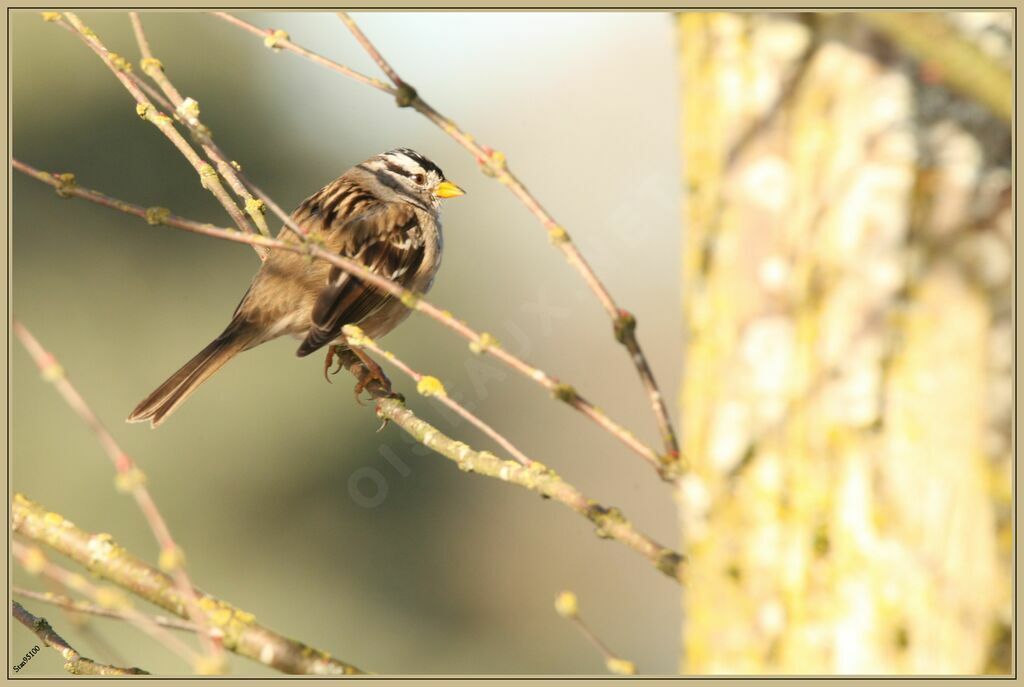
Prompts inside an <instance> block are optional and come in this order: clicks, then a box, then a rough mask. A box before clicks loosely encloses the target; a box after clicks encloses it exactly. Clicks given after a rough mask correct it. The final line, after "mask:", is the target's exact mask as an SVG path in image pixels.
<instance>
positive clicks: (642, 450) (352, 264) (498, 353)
mask: <svg viewBox="0 0 1024 687" xmlns="http://www.w3.org/2000/svg"><path fill="white" fill-rule="evenodd" d="M11 165H12V166H13V167H14V169H16V170H18V171H19V172H22V173H24V174H26V175H28V176H30V177H32V178H33V179H36V180H37V181H41V182H42V183H44V184H47V185H49V186H52V187H53V188H55V189H56V190H57V193H58V195H61V196H63V197H75V198H81V199H83V200H88V201H90V202H92V203H96V204H98V205H102V206H104V207H107V208H110V209H113V210H118V211H120V212H124V213H126V214H129V215H135V216H136V217H139V218H142V219H145V220H146V222H147V223H149V224H151V225H157V224H164V225H167V226H170V227H174V228H176V229H182V230H184V231H188V232H192V233H195V234H202V235H203V236H210V237H213V238H218V239H222V240H225V241H233V242H235V243H245V244H249V245H256V246H262V247H264V248H273V249H280V250H287V251H291V252H293V253H302V254H304V255H309V256H311V257H312V258H316V259H319V260H325V261H327V262H329V263H331V264H332V265H335V266H337V267H338V268H340V269H343V270H345V271H346V272H349V273H351V274H354V275H356V276H357V277H359V278H360V279H362V280H363V281H365V282H368V283H370V284H373V285H374V286H376V287H377V288H379V289H380V290H382V291H384V292H386V293H389V294H391V295H393V296H395V297H396V298H398V299H399V300H401V302H402V303H404V304H405V305H406V307H409V308H411V309H413V310H417V311H419V312H421V313H423V314H424V315H426V316H427V317H430V318H431V319H433V320H435V321H437V322H440V323H441V324H443V325H444V326H445V327H447V328H448V329H451V330H452V331H454V332H455V333H456V334H458V335H459V336H461V337H463V338H464V339H466V340H467V341H469V344H470V348H471V349H472V350H473V351H474V352H477V353H479V354H488V355H491V356H493V357H494V358H496V359H498V360H499V361H501V362H503V363H505V364H506V365H508V366H509V367H510V368H512V369H513V370H515V371H516V372H519V373H520V374H522V375H523V376H525V377H527V378H528V379H531V380H533V381H534V382H535V383H537V384H539V385H540V386H542V387H543V388H545V389H547V390H548V391H549V392H550V393H551V394H552V396H554V397H555V398H557V399H558V400H561V401H563V402H564V403H566V404H568V405H570V406H571V407H573V408H575V409H576V410H578V411H579V412H581V413H583V415H585V416H586V417H588V418H590V419H591V420H592V421H594V422H595V423H597V424H598V425H599V426H600V427H601V428H603V429H604V430H605V431H607V432H608V433H609V434H611V435H612V436H614V437H615V438H616V439H618V440H619V441H621V442H622V443H623V444H625V445H626V446H628V447H629V448H630V449H631V450H633V451H634V452H635V453H636V454H637V455H639V456H640V457H641V458H643V459H644V460H646V461H647V462H648V463H650V464H651V465H652V466H653V467H654V468H655V469H657V470H658V471H659V474H661V475H662V477H663V478H664V479H670V478H671V476H672V473H670V472H669V471H668V470H667V469H666V467H665V466H664V465H662V463H661V462H660V460H659V456H658V454H657V453H656V452H655V451H654V450H653V449H652V448H650V447H649V446H647V445H646V444H644V443H643V442H641V441H640V440H639V439H637V438H636V436H634V435H633V433H632V432H630V431H629V430H627V429H626V428H624V427H623V426H622V425H620V424H618V423H617V422H615V421H614V420H612V419H611V418H610V417H608V416H607V415H605V413H604V412H603V411H601V410H600V409H598V408H596V407H594V405H592V404H591V403H590V402H589V401H587V400H586V399H585V398H583V396H581V395H580V394H579V392H577V391H576V389H575V387H573V386H571V385H569V384H565V383H563V382H561V381H559V380H558V379H557V378H555V377H552V376H551V375H549V374H547V373H546V372H544V371H543V370H541V369H539V368H536V367H533V366H532V365H530V364H529V363H526V362H524V361H523V360H521V359H520V358H517V357H516V356H514V355H512V354H511V353H509V352H508V351H506V350H505V349H504V348H502V347H501V344H500V343H498V341H497V340H496V339H495V338H494V337H493V336H491V335H490V334H488V333H487V332H477V331H476V330H474V329H472V328H471V327H470V326H469V325H467V324H466V323H465V322H462V321H460V320H457V319H455V318H454V317H453V316H452V315H451V313H449V312H448V311H446V310H442V309H441V308H438V307H437V306H434V305H432V304H431V303H429V302H428V301H426V300H423V298H422V297H421V296H420V295H419V294H417V293H414V292H412V291H409V290H407V289H405V288H403V287H401V286H399V285H398V284H396V283H395V282H393V281H391V280H390V279H387V278H386V277H382V276H381V275H378V274H376V273H374V272H371V271H370V270H368V269H367V268H366V267H365V266H363V265H361V264H360V263H358V262H356V261H354V260H349V259H348V258H344V257H342V256H341V255H339V254H337V253H332V252H329V251H325V250H324V249H322V248H320V247H319V246H317V245H315V244H314V243H312V242H307V243H297V242H296V241H294V240H291V241H289V240H282V239H272V238H268V237H266V236H261V235H258V234H243V233H241V232H238V231H234V230H231V229H224V228H221V227H215V226H213V225H212V224H205V223H200V222H195V221H193V220H189V219H185V218H183V217H179V216H177V215H172V214H171V213H170V211H169V210H167V209H166V208H158V207H151V208H144V207H142V206H139V205H134V204H132V203H126V202H124V201H121V200H118V199H116V198H112V197H110V196H107V195H105V194H103V193H100V192H98V191H94V190H90V189H86V188H82V187H80V186H78V185H77V183H76V182H75V178H74V175H73V174H59V175H56V174H51V173H49V172H44V171H42V170H39V169H36V168H35V167H32V166H31V165H27V164H25V163H23V162H20V161H19V160H13V161H12V162H11Z"/></svg>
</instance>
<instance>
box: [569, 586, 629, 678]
mask: <svg viewBox="0 0 1024 687" xmlns="http://www.w3.org/2000/svg"><path fill="white" fill-rule="evenodd" d="M555 612H556V613H558V615H560V616H562V617H563V618H565V619H566V620H568V621H569V622H571V623H572V624H573V625H575V626H576V629H578V630H579V631H580V633H581V634H582V635H583V636H584V637H586V638H587V641H589V642H590V643H591V644H593V645H594V646H595V647H597V650H598V651H600V652H601V655H602V656H604V665H605V667H606V668H608V672H611V673H615V674H617V675H636V665H635V664H634V663H633V662H632V661H627V660H626V659H624V658H619V657H618V656H617V655H616V654H615V652H613V651H612V650H611V649H609V648H608V645H607V644H605V643H604V642H603V641H602V640H601V638H600V637H598V636H597V634H596V633H595V632H594V631H593V630H591V629H590V626H589V625H587V624H586V623H585V622H583V618H581V617H580V609H579V602H578V601H577V600H576V595H575V594H573V593H572V592H562V593H561V594H559V595H558V596H556V597H555Z"/></svg>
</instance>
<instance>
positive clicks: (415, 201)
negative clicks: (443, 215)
mask: <svg viewBox="0 0 1024 687" xmlns="http://www.w3.org/2000/svg"><path fill="white" fill-rule="evenodd" d="M464 193H465V192H464V191H463V190H462V189H461V188H459V187H458V186H456V185H455V184H453V183H452V182H450V181H448V180H446V179H445V177H444V172H442V171H441V168H440V167H438V166H437V165H436V164H434V163H433V162H431V161H430V160H429V159H427V158H426V157H424V156H423V155H420V154H419V153H417V152H416V151H414V150H410V149H409V148H396V149H394V150H389V151H387V152H386V153H381V154H380V155H377V156H376V157H371V158H370V159H368V160H366V161H365V162H362V163H360V164H358V165H356V166H355V167H353V168H351V169H349V170H348V171H347V172H345V173H344V174H342V175H341V176H340V177H338V178H337V179H335V180H334V181H332V182H331V183H329V184H327V185H326V186H324V187H323V188H322V189H320V190H319V191H317V192H316V193H314V194H313V195H311V196H310V197H309V198H307V199H306V200H304V201H303V202H302V204H301V205H299V207H298V208H297V209H296V210H295V211H294V212H293V213H292V219H293V220H294V221H295V222H296V224H298V225H299V226H300V227H301V228H302V229H304V230H305V231H306V232H307V233H309V234H312V233H314V232H315V235H317V236H319V237H320V240H322V242H323V243H322V245H323V247H324V249H326V250H329V251H336V252H337V253H339V254H340V255H342V256H344V257H346V258H350V259H352V260H356V261H358V262H360V263H362V264H363V265H365V266H366V267H367V268H368V269H369V270H371V271H372V272H375V273H376V274H379V275H381V276H383V277H387V278H388V279H391V280H393V281H396V282H398V283H399V284H401V285H402V286H403V287H405V288H406V289H409V290H411V291H414V292H417V293H426V292H427V291H428V290H429V289H430V287H431V285H432V284H433V282H434V276H435V275H436V274H437V270H438V267H439V266H440V264H441V253H442V250H443V245H444V244H443V240H442V236H441V222H440V217H439V213H440V205H441V199H443V198H454V197H457V196H461V195H463V194H464ZM278 238H280V239H282V240H285V241H290V242H297V241H299V240H300V239H299V238H298V237H297V236H295V235H294V233H293V232H290V231H287V230H286V229H282V230H281V232H280V235H279V236H278ZM409 312H410V310H409V308H408V307H406V306H405V305H404V304H403V303H402V302H401V300H399V299H397V298H395V297H394V296H391V295H390V294H388V293H386V292H384V291H381V290H379V289H377V288H375V287H373V286H372V285H370V284H366V283H364V282H363V281H361V280H360V279H359V278H358V277H355V276H352V275H350V274H348V273H347V272H345V271H344V270H342V269H340V268H338V267H336V266H334V265H331V264H329V263H327V262H324V261H322V260H312V261H311V260H309V258H308V257H307V256H305V255H302V254H299V253H294V252H291V251H287V250H281V249H277V250H272V251H271V252H270V254H269V255H268V256H267V259H266V261H264V263H263V265H262V267H260V270H259V271H258V272H257V273H256V276H255V277H254V278H253V280H252V283H251V284H250V285H249V289H248V291H246V292H245V295H244V296H243V297H242V300H241V302H240V303H239V304H238V307H237V308H235V312H234V314H233V315H232V317H231V322H230V323H228V326H227V327H226V328H225V329H224V331H223V332H221V334H220V336H218V337H217V338H216V339H214V340H213V341H211V342H210V343H209V344H208V345H207V346H206V348H204V349H203V350H201V351H200V352H199V353H198V354H196V355H195V357H193V358H192V359H191V360H189V361H188V362H187V363H185V365H183V366H182V367H181V369H180V370H178V371H177V372H175V373H174V374H173V375H171V376H170V378H168V379H167V381H165V382H164V383H163V384H161V385H160V386H159V387H157V388H156V390H155V391H153V393H151V394H150V395H149V396H147V397H146V398H145V399H143V401H142V402H141V403H139V405H138V406H137V407H136V408H135V410H133V411H132V413H131V415H129V416H128V422H145V421H147V420H148V421H149V422H150V423H151V425H152V426H153V427H156V426H158V425H159V424H161V423H162V422H163V421H164V420H166V419H167V417H168V416H169V415H170V414H171V413H173V412H174V411H175V410H176V409H177V408H178V406H180V405H181V404H182V403H183V402H184V401H185V399H187V398H188V397H189V396H191V395H192V393H193V392H194V391H195V390H196V389H197V388H198V387H199V385H200V384H202V383H203V382H205V381H206V380H207V379H209V378H210V376H211V375H213V373H215V372H216V371H217V370H219V369H220V368H221V367H223V366H224V364H225V363H227V362H228V361H229V360H231V359H232V358H233V357H235V356H236V355H238V354H239V353H241V352H242V351H247V350H249V349H250V348H254V347H255V346H259V345H260V344H262V343H265V342H267V341H270V340H272V339H276V338H277V337H279V336H284V335H291V336H293V337H296V338H299V339H301V340H302V343H301V344H300V345H299V348H298V350H297V351H296V354H297V355H298V356H300V357H302V356H307V355H309V354H310V353H313V352H314V351H317V350H320V349H321V348H323V347H324V346H327V345H330V346H329V348H328V353H327V359H326V361H325V364H324V374H325V376H326V375H327V371H328V369H329V368H330V365H331V362H332V359H333V358H334V356H340V360H344V359H346V357H348V358H349V359H351V356H352V355H355V356H356V357H358V358H359V359H360V360H361V361H362V362H363V364H364V367H365V369H366V370H367V371H368V375H369V376H368V377H366V378H363V379H360V380H359V383H358V384H357V385H356V397H357V399H358V397H359V394H360V392H361V391H362V390H363V388H364V387H365V385H366V383H367V382H368V381H369V378H376V379H378V380H379V381H382V382H385V386H386V387H388V388H390V387H389V385H388V384H387V383H386V377H384V376H383V372H382V371H381V370H380V367H379V366H377V365H376V363H373V361H372V360H370V359H369V358H368V357H367V356H365V354H363V353H361V352H360V351H359V350H358V349H352V348H349V347H348V346H346V343H345V337H344V336H343V335H342V332H341V330H342V327H344V326H345V325H349V324H355V325H358V326H359V327H360V328H361V329H362V330H363V331H364V332H365V333H366V334H367V336H370V337H373V338H376V337H380V336H383V335H385V334H387V333H388V332H390V331H391V330H392V329H394V328H395V327H396V326H397V325H398V324H399V323H401V322H402V321H403V320H404V319H405V318H406V317H408V315H409Z"/></svg>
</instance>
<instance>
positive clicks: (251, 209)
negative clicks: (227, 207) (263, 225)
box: [245, 198, 267, 218]
mask: <svg viewBox="0 0 1024 687" xmlns="http://www.w3.org/2000/svg"><path fill="white" fill-rule="evenodd" d="M245 211H246V212H248V213H249V215H250V216H252V217H253V218H255V217H256V215H265V214H267V204H266V203H264V202H263V201H262V200H260V199H259V198H246V199H245Z"/></svg>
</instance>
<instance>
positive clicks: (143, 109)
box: [135, 103, 150, 119]
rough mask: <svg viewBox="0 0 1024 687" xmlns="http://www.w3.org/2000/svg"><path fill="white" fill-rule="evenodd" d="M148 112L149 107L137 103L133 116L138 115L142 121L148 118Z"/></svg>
mask: <svg viewBox="0 0 1024 687" xmlns="http://www.w3.org/2000/svg"><path fill="white" fill-rule="evenodd" d="M149 110H150V106H149V105H147V104H146V103H139V104H138V105H136V106H135V114H137V115H139V116H140V117H142V118H143V119H146V118H147V117H148V116H149Z"/></svg>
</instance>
